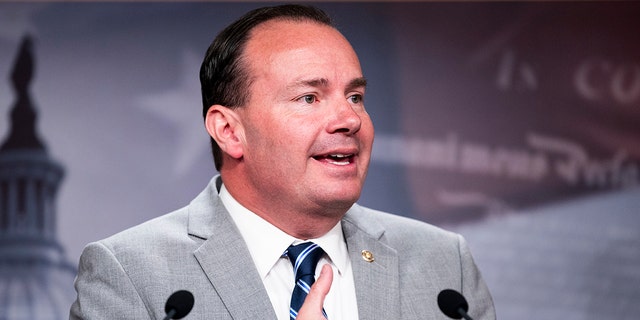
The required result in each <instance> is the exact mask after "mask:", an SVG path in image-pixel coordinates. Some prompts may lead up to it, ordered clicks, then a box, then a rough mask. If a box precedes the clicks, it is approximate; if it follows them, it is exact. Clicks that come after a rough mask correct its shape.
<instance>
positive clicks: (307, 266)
mask: <svg viewBox="0 0 640 320" xmlns="http://www.w3.org/2000/svg"><path fill="white" fill-rule="evenodd" d="M323 253H324V250H322V248H320V246H319V245H317V244H315V243H313V242H305V243H301V244H298V245H295V246H289V249H288V250H287V256H289V260H290V261H291V264H292V265H293V272H294V274H295V275H296V281H297V280H298V279H300V278H302V277H303V276H308V275H311V276H312V277H313V276H315V271H316V265H318V261H320V258H322V254H323Z"/></svg>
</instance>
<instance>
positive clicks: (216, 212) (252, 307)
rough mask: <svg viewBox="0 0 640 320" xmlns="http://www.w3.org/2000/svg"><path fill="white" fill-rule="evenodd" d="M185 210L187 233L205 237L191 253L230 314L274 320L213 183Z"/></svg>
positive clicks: (244, 245) (273, 315)
mask: <svg viewBox="0 0 640 320" xmlns="http://www.w3.org/2000/svg"><path fill="white" fill-rule="evenodd" d="M189 210H190V211H189V233H190V235H192V236H195V237H198V238H202V239H205V241H204V243H203V244H202V245H201V246H200V247H199V248H198V249H197V250H195V251H194V255H195V257H196V259H197V260H198V262H199V263H200V266H201V267H202V270H203V271H204V273H205V274H206V275H207V277H208V278H209V281H210V282H211V284H212V285H213V287H214V289H215V291H216V292H217V294H218V296H219V297H220V299H221V300H222V302H223V303H224V305H225V306H226V308H227V310H228V311H229V313H230V314H231V317H232V318H234V319H275V318H276V315H275V312H274V311H273V306H272V305H271V302H270V300H269V296H268V294H267V292H266V290H265V288H264V285H263V284H262V280H261V279H260V276H259V274H258V271H257V270H256V268H255V265H254V263H253V260H252V259H251V255H250V254H249V250H248V249H247V246H246V244H245V242H244V239H243V238H242V236H241V235H240V233H239V231H238V230H237V228H236V226H235V224H234V223H233V220H232V219H231V217H230V216H229V213H228V212H227V211H226V209H225V208H224V206H223V205H222V203H221V202H219V200H218V195H217V191H216V190H215V188H214V187H213V183H210V184H209V187H208V188H207V189H206V190H205V191H204V192H203V193H202V194H201V195H200V196H198V197H197V198H196V199H195V200H194V201H193V202H192V203H191V205H190V207H189Z"/></svg>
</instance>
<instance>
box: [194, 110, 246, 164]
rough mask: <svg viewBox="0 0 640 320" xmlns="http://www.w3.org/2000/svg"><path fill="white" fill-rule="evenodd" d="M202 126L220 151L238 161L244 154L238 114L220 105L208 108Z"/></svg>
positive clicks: (242, 130)
mask: <svg viewBox="0 0 640 320" xmlns="http://www.w3.org/2000/svg"><path fill="white" fill-rule="evenodd" d="M204 125H205V127H206V129H207V132H209V135H210V136H211V137H212V138H213V139H214V140H215V141H216V142H217V143H218V146H220V149H222V151H223V152H224V153H226V154H228V155H229V156H231V157H232V158H235V159H240V158H241V157H242V155H243V154H244V128H243V127H242V122H241V121H240V117H238V113H236V112H235V111H234V110H233V109H230V108H228V107H225V106H221V105H217V104H216V105H213V106H211V107H209V110H208V111H207V116H206V117H205V120H204Z"/></svg>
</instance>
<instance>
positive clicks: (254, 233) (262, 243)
mask: <svg viewBox="0 0 640 320" xmlns="http://www.w3.org/2000/svg"><path fill="white" fill-rule="evenodd" d="M219 196H220V200H221V201H222V203H223V204H224V206H225V208H227V211H229V214H230V215H231V218H232V219H233V221H234V223H235V224H236V226H237V227H238V230H239V231H240V234H241V235H242V237H243V238H244V241H245V243H246V244H247V247H248V248H249V253H250V254H251V257H252V258H253V262H254V263H255V265H256V268H257V269H258V273H259V274H260V277H261V278H262V279H264V278H265V277H266V276H267V274H268V273H269V271H270V270H271V268H273V266H274V265H275V264H276V262H277V261H278V259H280V257H281V256H282V254H283V253H284V252H285V251H286V250H287V248H288V247H289V245H291V244H298V243H302V242H306V241H313V242H315V243H316V244H318V245H319V246H320V247H321V248H322V249H323V250H324V252H325V253H326V254H327V255H328V256H329V260H330V262H332V263H333V264H334V265H335V267H336V268H337V269H338V272H339V273H343V272H344V271H345V270H346V268H347V263H348V261H349V253H348V251H347V244H346V242H345V241H344V235H343V233H342V222H338V223H337V224H336V225H335V226H334V227H333V228H332V229H331V230H329V232H327V233H326V234H325V235H323V236H321V237H319V238H317V239H309V240H301V239H296V238H295V237H292V236H290V235H288V234H287V233H285V232H284V231H282V230H280V229H278V228H277V227H275V226H274V225H272V224H270V223H269V222H267V221H266V220H264V219H262V218H261V217H260V216H258V215H257V214H255V213H253V212H251V211H250V210H249V209H247V208H246V207H244V206H243V205H242V204H240V203H239V202H238V201H237V200H236V199H235V198H234V197H233V196H232V195H231V194H230V193H229V191H228V190H227V188H225V186H224V184H223V185H222V187H221V188H220V193H219Z"/></svg>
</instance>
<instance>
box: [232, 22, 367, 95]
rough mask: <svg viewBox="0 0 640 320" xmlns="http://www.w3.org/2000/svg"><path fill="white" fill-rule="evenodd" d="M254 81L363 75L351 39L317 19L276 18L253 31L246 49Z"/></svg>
mask: <svg viewBox="0 0 640 320" xmlns="http://www.w3.org/2000/svg"><path fill="white" fill-rule="evenodd" d="M243 56H244V57H243V60H244V61H245V63H246V65H247V67H248V69H249V74H250V77H251V78H252V81H257V80H258V79H263V80H266V81H274V80H276V79H278V80H281V81H285V82H290V81H295V79H299V78H306V77H313V78H325V79H330V80H331V82H332V83H343V82H348V81H351V80H352V79H354V78H359V77H362V71H361V69H360V62H359V60H358V57H357V55H356V53H355V51H354V50H353V48H352V47H351V44H349V42H348V41H347V39H346V38H345V37H344V36H343V35H342V34H341V33H340V32H339V31H338V30H336V29H335V28H333V27H332V26H327V25H324V24H320V23H317V22H314V21H289V20H272V21H268V22H265V23H263V24H261V25H259V26H257V27H256V28H254V30H253V31H252V33H251V34H250V37H249V40H248V41H247V43H246V47H245V50H244V53H243Z"/></svg>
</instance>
